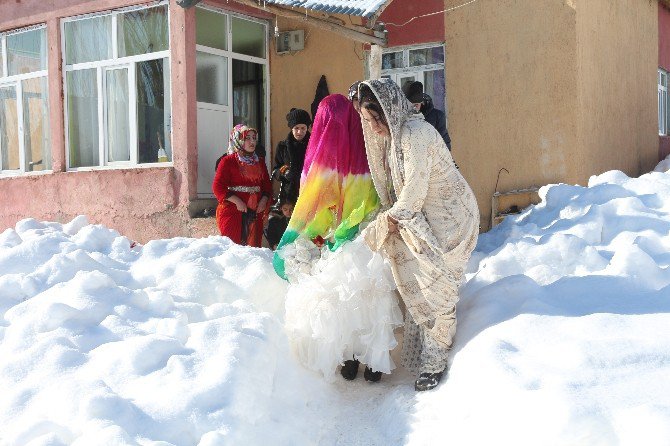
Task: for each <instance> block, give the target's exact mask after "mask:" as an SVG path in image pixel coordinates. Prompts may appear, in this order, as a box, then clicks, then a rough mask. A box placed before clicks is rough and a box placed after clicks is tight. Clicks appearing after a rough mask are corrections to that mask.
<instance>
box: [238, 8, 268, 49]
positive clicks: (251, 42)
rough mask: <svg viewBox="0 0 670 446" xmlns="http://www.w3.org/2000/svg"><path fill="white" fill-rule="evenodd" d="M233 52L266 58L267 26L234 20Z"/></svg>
mask: <svg viewBox="0 0 670 446" xmlns="http://www.w3.org/2000/svg"><path fill="white" fill-rule="evenodd" d="M231 26H232V30H233V52H235V53H240V54H246V55H247V56H255V57H262V58H265V38H266V36H265V25H263V24H262V23H258V22H252V21H250V20H244V19H240V18H238V17H233V18H232V25H231Z"/></svg>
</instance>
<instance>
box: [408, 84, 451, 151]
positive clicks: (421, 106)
mask: <svg viewBox="0 0 670 446" xmlns="http://www.w3.org/2000/svg"><path fill="white" fill-rule="evenodd" d="M402 91H403V93H405V96H406V97H407V99H408V100H409V101H410V102H411V103H412V105H413V106H414V110H416V111H417V112H419V111H420V112H421V113H422V114H423V117H424V118H426V121H428V122H429V123H430V124H431V125H432V126H433V127H435V129H437V131H438V132H439V133H440V135H442V139H444V143H445V144H446V145H447V148H449V150H451V138H449V132H448V131H447V116H446V115H445V114H444V112H443V111H442V110H439V109H437V108H435V107H434V106H433V98H431V97H430V96H428V95H427V94H425V93H424V92H423V84H422V83H421V82H419V81H414V82H406V83H405V85H403V86H402Z"/></svg>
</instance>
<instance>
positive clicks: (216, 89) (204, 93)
mask: <svg viewBox="0 0 670 446" xmlns="http://www.w3.org/2000/svg"><path fill="white" fill-rule="evenodd" d="M195 65H196V75H195V83H196V87H195V89H196V97H197V101H198V102H207V103H210V104H219V105H228V58H227V57H223V56H215V55H214V54H209V53H203V52H200V51H198V52H197V53H196V58H195Z"/></svg>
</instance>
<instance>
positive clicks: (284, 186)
mask: <svg viewBox="0 0 670 446" xmlns="http://www.w3.org/2000/svg"><path fill="white" fill-rule="evenodd" d="M309 136H310V133H309V132H307V134H306V135H305V137H304V138H303V139H302V141H296V139H295V138H294V137H293V133H292V132H289V134H288V136H287V137H286V139H285V140H284V141H281V142H280V143H279V144H277V151H276V153H275V163H274V170H273V171H272V178H273V179H276V180H279V181H281V188H280V190H279V200H278V202H282V201H283V200H286V199H288V200H290V201H291V202H292V203H295V202H296V200H297V199H298V193H299V191H300V175H301V174H302V167H303V164H305V152H306V151H307V143H308V142H309ZM282 166H288V171H287V172H285V173H284V174H281V173H280V169H281V167H282Z"/></svg>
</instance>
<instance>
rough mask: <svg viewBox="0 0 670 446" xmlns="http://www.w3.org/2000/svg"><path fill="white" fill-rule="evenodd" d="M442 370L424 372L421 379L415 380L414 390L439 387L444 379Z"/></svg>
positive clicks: (420, 390) (420, 376)
mask: <svg viewBox="0 0 670 446" xmlns="http://www.w3.org/2000/svg"><path fill="white" fill-rule="evenodd" d="M443 373H444V371H442V372H438V373H422V374H420V375H419V379H417V380H416V381H415V382H414V390H416V391H417V392H422V391H424V390H431V389H434V388H435V387H437V385H438V384H439V383H440V380H441V379H442V374H443Z"/></svg>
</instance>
